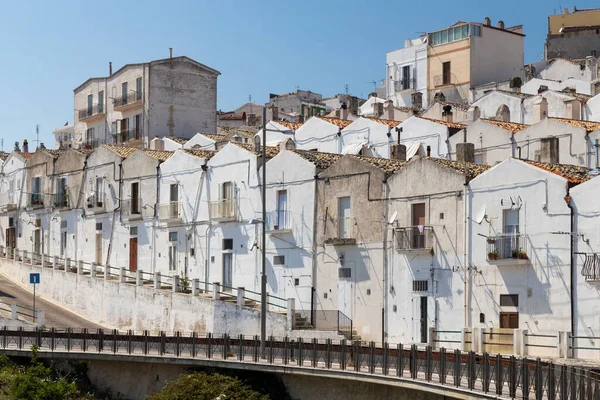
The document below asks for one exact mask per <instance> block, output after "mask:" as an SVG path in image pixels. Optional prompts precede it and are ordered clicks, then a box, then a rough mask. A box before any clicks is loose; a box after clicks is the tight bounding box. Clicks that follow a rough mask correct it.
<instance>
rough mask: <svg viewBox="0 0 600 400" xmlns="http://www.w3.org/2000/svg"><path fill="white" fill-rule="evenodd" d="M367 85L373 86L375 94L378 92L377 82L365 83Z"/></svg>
mask: <svg viewBox="0 0 600 400" xmlns="http://www.w3.org/2000/svg"><path fill="white" fill-rule="evenodd" d="M365 83H369V84H371V85H373V93H376V92H377V81H369V82H365Z"/></svg>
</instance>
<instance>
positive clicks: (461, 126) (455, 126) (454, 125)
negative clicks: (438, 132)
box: [417, 117, 467, 129]
mask: <svg viewBox="0 0 600 400" xmlns="http://www.w3.org/2000/svg"><path fill="white" fill-rule="evenodd" d="M417 118H421V119H426V120H428V121H431V122H435V123H436V124H440V125H446V126H447V127H448V128H453V129H465V128H466V127H467V125H465V124H459V123H457V122H448V121H442V120H441V119H433V118H426V117H417Z"/></svg>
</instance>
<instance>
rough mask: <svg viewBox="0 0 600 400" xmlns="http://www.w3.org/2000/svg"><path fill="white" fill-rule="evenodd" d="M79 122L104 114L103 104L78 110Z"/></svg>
mask: <svg viewBox="0 0 600 400" xmlns="http://www.w3.org/2000/svg"><path fill="white" fill-rule="evenodd" d="M78 114H79V120H80V121H83V120H86V119H89V118H92V117H95V116H101V115H103V114H104V104H96V105H94V106H91V107H86V108H84V109H81V110H78Z"/></svg>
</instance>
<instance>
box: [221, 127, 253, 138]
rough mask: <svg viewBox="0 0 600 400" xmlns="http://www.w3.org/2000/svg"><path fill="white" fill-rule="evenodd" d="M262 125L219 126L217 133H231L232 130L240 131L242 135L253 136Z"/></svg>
mask: <svg viewBox="0 0 600 400" xmlns="http://www.w3.org/2000/svg"><path fill="white" fill-rule="evenodd" d="M261 128H262V127H261V126H250V125H242V126H238V127H237V128H232V127H225V126H218V127H217V135H229V134H230V133H232V132H236V133H239V134H240V135H242V136H248V137H252V136H254V135H255V134H256V132H258V131H260V129H261Z"/></svg>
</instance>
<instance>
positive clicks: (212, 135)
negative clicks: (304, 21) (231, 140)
mask: <svg viewBox="0 0 600 400" xmlns="http://www.w3.org/2000/svg"><path fill="white" fill-rule="evenodd" d="M201 135H202V136H206V137H207V138H209V139H210V140H214V141H215V142H221V141H223V140H224V139H225V135H221V134H218V133H201Z"/></svg>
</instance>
